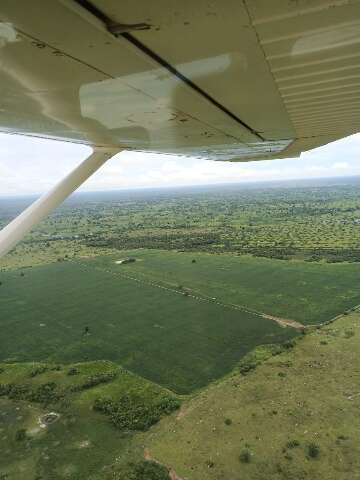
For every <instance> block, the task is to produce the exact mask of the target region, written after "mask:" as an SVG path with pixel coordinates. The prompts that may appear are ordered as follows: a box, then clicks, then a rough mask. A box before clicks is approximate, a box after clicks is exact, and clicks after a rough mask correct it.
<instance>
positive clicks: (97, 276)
mask: <svg viewBox="0 0 360 480" xmlns="http://www.w3.org/2000/svg"><path fill="white" fill-rule="evenodd" d="M108 261H110V258H109V257H104V258H103V260H100V259H99V258H98V259H97V260H96V261H92V260H91V259H90V260H82V261H81V262H80V261H78V262H59V263H54V264H50V265H45V266H40V267H34V268H29V269H24V270H12V271H8V272H2V273H1V276H0V281H1V286H0V289H1V295H0V318H1V336H0V352H1V359H0V360H2V361H7V362H24V361H53V362H63V363H64V362H65V363H66V362H68V363H70V362H81V361H89V360H102V359H106V360H111V361H114V362H117V363H120V364H121V365H122V366H124V367H125V368H127V369H129V370H132V371H134V372H136V373H137V374H139V375H141V376H143V377H145V378H148V379H150V380H152V381H155V382H157V383H159V384H161V385H163V386H166V387H168V388H170V389H172V390H174V391H176V392H179V393H188V392H190V391H192V390H194V389H197V388H199V387H202V386H204V385H206V384H208V383H209V382H211V381H213V380H215V379H218V378H219V377H222V376H223V375H224V374H226V373H227V372H229V371H230V370H231V369H232V368H233V366H234V365H235V364H236V363H237V362H238V361H239V359H240V358H241V357H242V356H243V355H245V354H246V353H247V352H249V351H250V350H252V349H253V348H254V347H256V346H257V345H260V344H269V343H278V342H282V341H286V340H287V339H289V338H292V337H293V336H294V335H295V334H296V332H295V330H293V329H290V328H282V327H280V326H279V325H277V324H276V323H275V322H273V321H271V320H267V319H264V318H261V317H259V316H257V315H254V314H252V313H247V312H244V311H240V310H236V309H233V308H229V307H227V306H224V305H220V304H217V303H216V302H214V301H208V300H206V299H203V298H201V297H199V298H198V299H197V298H195V297H193V296H190V295H189V296H187V295H186V294H185V293H183V292H182V291H178V290H173V289H168V288H161V286H158V285H150V284H148V283H144V282H139V281H135V280H133V279H130V278H125V277H124V276H120V275H118V274H117V273H116V272H115V273H114V272H113V271H112V270H111V269H110V268H108V269H105V268H103V267H102V268H100V266H99V262H103V263H106V262H108ZM116 267H117V268H119V269H121V268H122V267H123V266H122V265H116Z"/></svg>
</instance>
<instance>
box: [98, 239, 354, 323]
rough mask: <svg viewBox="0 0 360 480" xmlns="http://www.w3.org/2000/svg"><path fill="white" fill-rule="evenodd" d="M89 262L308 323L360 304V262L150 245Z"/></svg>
mask: <svg viewBox="0 0 360 480" xmlns="http://www.w3.org/2000/svg"><path fill="white" fill-rule="evenodd" d="M126 257H134V258H136V259H137V261H136V262H134V263H130V264H125V265H116V264H115V260H116V259H117V258H126ZM89 263H91V264H92V265H97V266H101V267H103V268H106V269H110V270H111V271H113V272H124V273H126V274H129V275H132V276H136V277H138V278H139V279H148V280H149V281H155V282H161V283H162V284H163V285H168V286H172V287H175V288H178V287H179V286H181V287H182V288H183V289H185V290H189V291H190V292H195V293H196V294H198V295H203V296H205V297H210V298H216V299H218V300H219V301H221V302H224V303H226V304H237V305H243V306H245V307H247V308H249V309H252V310H256V311H260V312H263V313H266V314H270V315H273V316H278V317H282V318H287V319H293V320H296V321H298V322H300V323H302V324H304V325H309V324H318V323H322V322H325V321H327V320H329V319H331V318H332V317H334V316H336V315H338V314H341V313H342V312H343V311H345V310H347V309H349V308H352V307H354V306H355V305H358V304H360V290H359V288H358V286H359V284H360V269H359V266H358V265H357V264H356V263H322V262H305V261H300V260H292V261H283V260H276V259H268V258H257V257H251V256H247V255H241V256H236V255H226V254H221V255H213V254H206V253H195V252H194V253H193V252H191V253H190V252H169V251H159V250H146V249H141V250H133V251H120V252H119V253H118V255H117V256H113V255H109V256H101V257H97V258H94V259H93V260H91V262H89Z"/></svg>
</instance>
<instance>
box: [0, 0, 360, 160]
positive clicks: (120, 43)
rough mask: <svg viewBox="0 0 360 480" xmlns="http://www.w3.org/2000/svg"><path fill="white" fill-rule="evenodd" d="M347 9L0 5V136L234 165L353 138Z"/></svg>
mask: <svg viewBox="0 0 360 480" xmlns="http://www.w3.org/2000/svg"><path fill="white" fill-rule="evenodd" d="M359 43H360V2H359V0H332V1H329V0H327V1H326V0H312V1H309V0H298V1H296V2H293V1H288V0H272V1H271V2H269V1H268V0H243V1H240V0H226V1H220V0H212V1H209V0H197V1H195V2H194V1H193V0H183V1H181V2H177V1H175V0H157V1H156V2H149V1H146V0H139V1H137V2H134V1H133V0H132V1H129V0H123V1H121V2H118V1H115V0H91V2H89V1H87V0H85V1H84V0H78V1H75V0H51V1H49V0H32V1H31V2H28V1H27V0H18V1H16V2H14V1H13V0H2V2H1V6H0V55H1V57H0V58H1V64H0V84H1V86H2V98H1V100H0V102H1V103H0V131H3V132H9V133H17V134H23V135H33V136H39V137H44V138H54V139H62V140H67V141H71V142H79V143H86V144H92V145H103V146H115V147H121V148H124V147H125V148H128V149H134V150H140V151H151V152H161V153H171V154H178V155H191V156H195V157H201V158H208V159H213V160H221V161H222V160H226V161H246V160H256V159H265V158H280V157H291V156H298V155H299V154H300V153H301V152H302V151H304V150H309V149H311V148H314V147H316V146H320V145H323V144H325V143H329V142H331V141H333V140H336V139H338V138H342V137H344V136H347V135H350V134H352V133H355V132H357V131H359V130H360V85H359V79H360V53H359Z"/></svg>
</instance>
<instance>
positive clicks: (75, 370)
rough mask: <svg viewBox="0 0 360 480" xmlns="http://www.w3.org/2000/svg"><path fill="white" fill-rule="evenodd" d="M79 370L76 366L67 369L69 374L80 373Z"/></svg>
mask: <svg viewBox="0 0 360 480" xmlns="http://www.w3.org/2000/svg"><path fill="white" fill-rule="evenodd" d="M79 373H80V372H79V370H78V369H77V368H75V367H72V368H69V370H68V371H67V375H69V376H72V375H79Z"/></svg>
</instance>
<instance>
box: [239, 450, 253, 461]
mask: <svg viewBox="0 0 360 480" xmlns="http://www.w3.org/2000/svg"><path fill="white" fill-rule="evenodd" d="M239 460H240V462H241V463H250V462H251V452H250V450H243V451H242V452H241V453H240V455H239Z"/></svg>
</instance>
